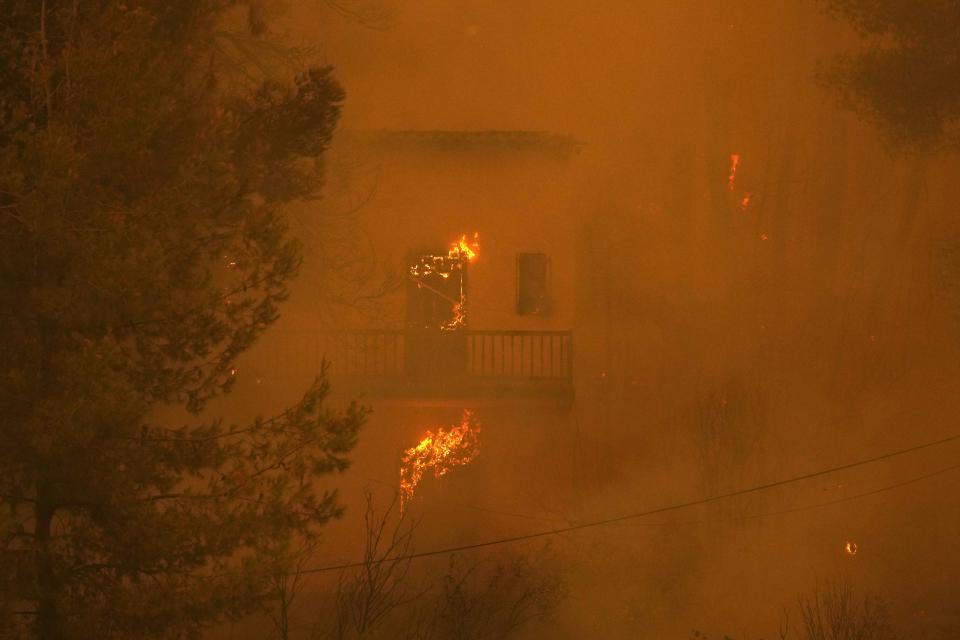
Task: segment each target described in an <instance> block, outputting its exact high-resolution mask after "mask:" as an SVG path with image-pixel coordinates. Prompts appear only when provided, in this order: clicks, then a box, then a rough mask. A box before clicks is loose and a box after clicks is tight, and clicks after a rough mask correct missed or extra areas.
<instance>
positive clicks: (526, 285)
mask: <svg viewBox="0 0 960 640" xmlns="http://www.w3.org/2000/svg"><path fill="white" fill-rule="evenodd" d="M548 266H549V261H548V260H547V254H545V253H518V254H517V313H519V314H520V315H522V316H526V315H539V314H543V313H546V312H547V311H548V310H549V305H550V296H549V281H548V276H549V273H548V271H549V270H548Z"/></svg>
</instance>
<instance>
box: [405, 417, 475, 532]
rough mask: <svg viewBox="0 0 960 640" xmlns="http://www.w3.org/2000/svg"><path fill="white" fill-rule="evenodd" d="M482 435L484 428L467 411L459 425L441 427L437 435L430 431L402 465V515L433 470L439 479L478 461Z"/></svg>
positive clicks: (411, 448)
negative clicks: (479, 439) (423, 480)
mask: <svg viewBox="0 0 960 640" xmlns="http://www.w3.org/2000/svg"><path fill="white" fill-rule="evenodd" d="M479 434H480V426H479V425H478V424H477V422H476V420H475V419H474V417H473V413H471V412H470V411H468V410H466V409H464V411H463V420H461V421H460V424H459V426H454V427H450V428H449V429H444V428H443V427H440V428H438V429H437V431H436V433H434V432H432V431H427V433H426V434H424V436H423V438H421V439H420V442H418V443H417V445H416V446H414V447H410V448H409V449H407V450H406V452H404V454H403V458H402V459H401V465H400V512H401V513H402V512H403V510H404V508H405V506H406V503H407V502H409V501H410V500H411V499H412V498H413V492H414V490H416V488H417V485H418V484H420V480H421V479H422V478H423V474H424V473H426V472H427V471H428V470H429V469H433V475H434V477H436V478H439V477H441V476H444V475H446V474H447V473H448V472H449V471H450V469H452V468H453V467H461V466H463V465H465V464H468V463H469V462H470V461H472V460H473V459H474V458H476V457H477V454H478V453H480V445H479V442H478V436H479Z"/></svg>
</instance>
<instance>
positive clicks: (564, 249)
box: [331, 134, 580, 330]
mask: <svg viewBox="0 0 960 640" xmlns="http://www.w3.org/2000/svg"><path fill="white" fill-rule="evenodd" d="M491 135H495V134H491ZM332 154H333V156H334V159H333V160H332V162H331V167H332V170H333V171H336V167H337V166H338V163H344V164H345V165H346V166H351V167H354V168H356V167H357V166H358V163H359V164H365V165H366V166H367V167H373V168H372V169H370V170H368V171H366V172H359V173H360V174H361V175H364V174H365V175H367V176H369V175H370V174H371V173H373V174H375V176H376V177H375V179H374V180H373V181H372V182H373V184H372V185H371V186H370V187H368V188H369V189H371V192H372V197H370V199H369V201H368V202H366V203H365V204H364V206H363V207H361V208H360V210H358V212H357V215H358V226H359V228H360V230H361V233H363V234H365V235H366V236H367V237H368V238H369V241H370V244H371V245H372V246H373V247H375V251H376V255H377V259H378V260H380V261H382V263H384V264H385V265H388V266H391V267H394V268H395V269H396V270H397V271H398V272H399V273H400V274H405V267H406V264H405V256H406V255H407V254H409V252H411V251H419V250H427V249H430V250H433V251H445V250H446V248H447V247H448V246H449V244H450V243H451V242H453V241H454V240H455V239H457V238H458V237H459V236H460V235H461V234H464V233H466V234H467V235H468V237H469V236H472V234H473V233H474V232H478V233H479V242H480V251H479V257H478V259H477V260H475V261H474V263H472V264H471V265H470V267H469V274H468V300H469V315H468V327H469V328H471V329H489V330H509V329H519V330H561V329H570V328H571V327H572V325H573V285H574V256H575V252H574V239H575V228H576V222H577V216H578V215H579V210H580V205H579V202H578V183H577V169H578V167H577V155H576V153H575V152H571V150H569V149H567V150H564V149H553V148H541V147H537V146H535V145H528V146H525V147H521V148H517V147H516V146H510V145H498V144H489V143H488V142H487V141H485V140H483V139H482V138H474V139H469V140H467V141H462V142H460V143H458V144H438V143H437V142H436V141H435V140H433V141H431V140H429V139H428V140H423V139H421V138H419V137H418V136H417V135H415V134H410V136H409V138H408V139H403V138H401V139H400V140H396V139H394V140H393V141H392V142H390V143H383V142H382V141H381V142H378V141H377V140H373V141H369V140H367V141H364V140H362V139H361V140H359V141H358V140H356V139H352V140H351V139H348V140H346V141H342V142H340V143H338V144H336V145H335V147H334V149H333V150H332ZM344 158H353V159H354V160H353V161H345V160H344ZM338 180H339V178H338V177H337V176H332V177H331V182H332V185H334V187H336V185H337V184H338ZM368 181H370V179H369V178H368ZM359 188H361V189H363V187H362V186H361V187H359ZM519 252H541V253H546V254H547V256H548V257H549V261H550V297H551V309H550V311H549V312H548V313H545V314H543V315H528V316H521V315H519V314H517V312H516V277H517V273H516V256H517V254H518V253H519ZM403 298H404V291H403V287H400V288H399V289H398V290H397V291H396V292H394V293H393V294H391V295H390V296H388V297H387V299H386V300H384V301H383V305H382V308H383V309H384V314H383V316H382V317H380V318H369V317H368V318H367V319H366V320H363V319H359V318H358V319H357V320H356V321H359V322H362V323H363V324H365V325H367V326H370V325H371V324H375V323H377V322H380V323H381V324H380V327H378V328H382V327H391V328H399V327H402V326H403V315H402V314H403ZM345 328H353V327H345ZM371 328H373V327H371Z"/></svg>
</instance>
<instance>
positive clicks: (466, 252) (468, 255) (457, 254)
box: [448, 233, 480, 262]
mask: <svg viewBox="0 0 960 640" xmlns="http://www.w3.org/2000/svg"><path fill="white" fill-rule="evenodd" d="M479 253H480V234H479V233H474V234H473V243H472V244H471V243H469V242H467V234H463V235H462V236H460V239H459V240H457V241H456V242H454V243H453V244H451V245H450V252H449V253H448V255H449V256H450V257H451V258H454V259H460V260H466V261H467V262H473V260H474V259H475V258H476V257H477V255H478V254H479Z"/></svg>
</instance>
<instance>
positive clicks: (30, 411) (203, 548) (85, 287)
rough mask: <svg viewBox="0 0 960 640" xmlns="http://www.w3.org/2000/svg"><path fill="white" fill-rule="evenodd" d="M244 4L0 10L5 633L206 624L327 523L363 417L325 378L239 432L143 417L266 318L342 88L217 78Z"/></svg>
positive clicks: (184, 392)
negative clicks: (336, 404)
mask: <svg viewBox="0 0 960 640" xmlns="http://www.w3.org/2000/svg"><path fill="white" fill-rule="evenodd" d="M243 5H244V2H242V1H241V0H125V1H123V2H121V1H119V0H92V1H83V2H78V1H76V0H0V52H2V53H0V376H2V381H0V501H2V507H0V536H2V537H0V554H2V555H0V614H3V615H4V617H3V622H2V623H0V633H7V634H8V635H10V636H14V637H27V636H33V637H37V638H42V639H44V640H54V639H60V638H70V639H73V638H130V637H138V638H149V637H196V636H197V635H198V634H199V632H200V629H201V628H202V627H203V626H204V625H206V624H209V623H211V622H214V621H216V620H219V619H223V618H225V617H237V616H240V615H242V614H244V613H246V612H248V611H251V610H253V609H255V608H257V607H258V606H260V605H261V604H262V603H263V601H264V598H267V597H269V594H270V576H271V571H270V562H271V561H270V558H271V557H276V550H277V549H282V548H284V545H287V544H293V543H294V541H295V542H296V544H302V543H304V542H309V541H310V540H314V539H316V536H317V535H318V529H319V527H321V526H322V524H323V523H324V522H325V521H327V520H328V519H329V518H331V517H333V516H335V515H336V514H337V513H338V506H337V503H336V499H335V495H334V494H333V493H332V492H327V491H323V490H322V489H321V488H319V487H318V483H317V478H318V477H320V476H322V475H323V474H326V473H329V472H331V471H335V470H341V469H343V468H345V466H346V464H347V460H346V458H345V455H346V454H347V453H348V452H349V451H350V449H351V447H352V446H353V444H354V442H355V439H356V434H357V431H358V428H359V427H360V425H361V423H362V422H363V418H364V411H363V410H362V409H361V408H358V407H356V406H351V407H350V408H349V409H347V410H346V411H345V412H332V411H330V410H329V409H327V408H325V406H324V399H325V397H326V395H327V391H328V387H327V385H326V383H325V382H324V381H323V379H320V380H318V381H317V382H316V383H315V384H314V385H313V386H312V387H311V388H310V389H309V390H307V392H306V394H305V396H304V398H303V400H302V402H300V403H299V404H297V405H296V406H293V407H290V408H289V409H288V410H287V411H285V412H283V413H281V414H279V415H277V416H275V417H273V418H271V419H266V420H264V419H258V420H256V421H255V422H253V423H252V424H249V425H240V426H230V425H225V424H223V423H222V422H221V421H218V420H214V421H211V422H208V423H205V424H199V425H196V426H168V425H165V424H162V423H160V422H159V421H158V419H157V416H158V415H159V414H160V413H161V411H159V410H164V408H165V407H166V408H169V407H178V406H179V407H186V408H188V409H189V410H190V411H192V412H194V413H198V412H199V411H200V410H201V409H202V408H203V407H204V405H205V403H206V402H207V401H208V400H210V399H211V398H213V397H215V396H217V395H219V394H222V393H225V392H227V391H229V389H230V388H231V385H232V384H233V382H234V380H235V379H236V377H237V375H238V371H237V369H236V365H235V364H234V363H235V359H236V357H237V356H238V354H240V353H241V352H243V351H244V350H245V349H247V348H248V347H249V346H250V345H251V343H252V342H253V341H254V340H255V339H256V338H257V336H258V335H260V333H261V332H262V331H263V330H264V329H265V328H266V327H267V326H268V325H270V324H271V323H272V322H273V321H274V320H275V319H276V317H277V305H278V304H279V303H280V302H281V301H282V300H283V299H284V296H285V295H286V284H287V282H288V281H289V280H290V279H291V278H292V277H293V275H294V274H295V272H296V270H297V267H298V264H299V257H298V246H297V244H296V243H295V241H294V240H293V239H292V238H291V237H290V236H289V234H288V232H287V226H286V221H285V217H284V213H283V211H284V205H285V204H286V203H289V202H292V201H296V200H303V199H308V198H311V197H313V196H315V195H316V193H317V190H318V189H319V187H320V179H319V178H320V169H321V162H320V161H321V156H322V154H323V152H324V150H325V149H326V147H327V145H328V143H329V141H330V138H331V135H332V132H333V129H334V126H335V123H336V121H337V118H338V115H339V105H340V102H341V101H342V99H343V92H342V90H341V89H340V87H339V85H338V84H337V83H336V81H335V80H334V79H333V78H332V75H331V70H330V69H329V68H311V69H308V70H306V71H303V72H302V73H300V74H298V75H296V76H295V77H290V78H288V79H287V80H280V79H275V78H268V77H266V76H265V74H260V75H259V76H257V74H254V73H252V72H251V73H249V74H247V77H248V81H247V82H234V81H230V82H225V81H223V78H224V77H225V76H224V75H223V69H224V61H223V59H222V57H221V54H220V52H221V48H220V46H219V45H218V42H219V40H218V38H220V34H221V33H222V32H221V31H220V29H221V25H222V23H223V21H224V20H225V19H226V18H227V17H228V16H227V12H228V11H230V10H233V9H237V8H238V7H242V6H243ZM238 10H239V9H238ZM254 18H255V19H253V20H251V26H252V30H253V31H258V30H259V29H260V28H261V25H260V23H259V18H258V17H256V16H254ZM233 66H234V70H237V68H236V65H233ZM240 71H242V69H240ZM166 412H167V413H169V411H166ZM194 422H195V421H194Z"/></svg>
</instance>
